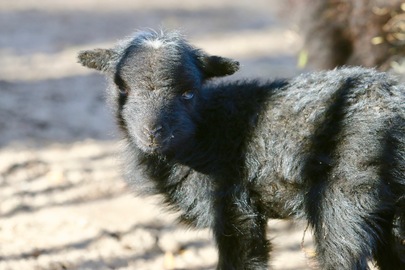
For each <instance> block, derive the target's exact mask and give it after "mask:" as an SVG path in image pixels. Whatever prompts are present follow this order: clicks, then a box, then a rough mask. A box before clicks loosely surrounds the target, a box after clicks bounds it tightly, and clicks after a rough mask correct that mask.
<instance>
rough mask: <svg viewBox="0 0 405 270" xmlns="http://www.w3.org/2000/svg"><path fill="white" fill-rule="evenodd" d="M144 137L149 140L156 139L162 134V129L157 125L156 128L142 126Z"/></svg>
mask: <svg viewBox="0 0 405 270" xmlns="http://www.w3.org/2000/svg"><path fill="white" fill-rule="evenodd" d="M143 128H144V132H145V135H147V136H149V137H150V138H151V139H152V138H156V137H157V136H159V134H160V133H161V132H162V130H163V127H162V126H161V125H158V126H156V127H150V126H144V127H143Z"/></svg>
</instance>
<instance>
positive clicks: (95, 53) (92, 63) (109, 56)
mask: <svg viewBox="0 0 405 270" xmlns="http://www.w3.org/2000/svg"><path fill="white" fill-rule="evenodd" d="M116 57H117V53H116V52H115V51H113V50H111V49H94V50H88V51H81V52H79V55H78V59H79V63H81V64H82V65H83V66H85V67H88V68H92V69H97V70H99V71H108V70H109V69H111V68H112V67H111V63H112V62H113V60H115V59H116Z"/></svg>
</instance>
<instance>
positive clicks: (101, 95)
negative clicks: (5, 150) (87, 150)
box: [0, 65, 117, 147]
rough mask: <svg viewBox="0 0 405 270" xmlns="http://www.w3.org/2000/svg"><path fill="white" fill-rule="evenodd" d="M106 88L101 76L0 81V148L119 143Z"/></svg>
mask: <svg viewBox="0 0 405 270" xmlns="http://www.w3.org/2000/svg"><path fill="white" fill-rule="evenodd" d="M78 68H81V67H80V66H79V65H78ZM105 88H106V85H105V79H104V78H103V77H101V76H100V75H98V74H92V75H86V76H72V77H65V78H60V79H49V80H42V81H41V80H40V81H34V82H32V81H28V82H5V81H0V92H1V100H0V147H3V146H5V145H7V144H8V143H10V142H16V141H18V142H23V143H25V144H32V145H35V146H38V145H44V144H48V143H50V142H63V143H68V142H73V141H77V140H84V139H87V138H92V139H97V140H112V139H116V138H117V137H116V136H115V134H116V133H115V125H114V122H113V118H112V115H111V113H110V112H109V109H108V106H107V105H106V101H105Z"/></svg>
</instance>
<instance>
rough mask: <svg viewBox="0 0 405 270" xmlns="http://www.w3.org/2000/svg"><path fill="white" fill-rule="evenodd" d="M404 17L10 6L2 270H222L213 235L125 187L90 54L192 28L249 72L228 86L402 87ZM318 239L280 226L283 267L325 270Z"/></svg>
mask: <svg viewBox="0 0 405 270" xmlns="http://www.w3.org/2000/svg"><path fill="white" fill-rule="evenodd" d="M404 9H405V6H404V4H403V3H402V1H398V0H388V1H378V0H372V1H368V0H350V1H349V0H327V1H323V0H302V1H300V0H288V1H277V0H204V1H191V0H183V1H181V0H160V1H159V0H149V1H145V0H142V1H141V0H116V1H107V0H80V1H79V0H71V1H62V0H13V1H9V0H0V270H3V269H4V270H6V269H11V270H14V269H41V270H42V269H213V268H214V267H215V262H216V251H215V248H214V245H213V241H212V239H211V235H210V233H209V232H208V231H198V232H196V231H193V230H188V229H186V228H184V227H181V226H178V225H176V224H175V222H174V219H175V218H176V215H175V214H173V213H167V212H164V211H163V210H162V207H161V205H160V200H159V198H136V197H135V196H133V194H132V191H131V188H129V187H127V186H126V184H125V183H124V182H123V181H122V178H121V176H120V172H119V165H118V161H117V149H118V147H117V142H118V140H119V134H118V132H117V131H116V129H115V125H114V121H113V120H114V119H113V118H112V116H111V115H110V114H109V110H108V107H107V106H106V104H105V100H104V90H105V86H106V83H105V81H104V78H103V77H102V76H101V75H99V74H97V73H94V72H92V71H90V70H88V69H85V68H83V67H81V66H80V65H79V64H77V63H76V62H77V61H76V55H77V52H78V51H80V50H83V49H91V48H96V47H110V46H112V44H114V43H115V42H116V41H117V40H118V39H121V38H123V37H125V36H128V35H130V34H131V33H133V32H134V31H136V30H142V29H145V28H153V29H161V28H164V29H181V30H182V31H183V32H184V33H185V35H186V36H187V37H188V39H189V40H190V41H191V43H192V44H194V45H196V46H198V47H200V48H202V49H204V50H205V51H207V52H209V53H211V54H217V55H221V56H226V57H231V58H234V59H237V60H238V61H240V63H241V69H240V71H239V72H238V73H237V74H235V75H232V76H230V77H229V78H228V79H238V78H244V77H259V78H263V79H271V78H280V77H291V76H294V75H297V74H299V73H301V72H306V71H310V70H316V69H329V68H334V67H335V66H340V65H347V64H348V65H350V64H352V65H364V66H371V67H377V68H380V69H383V70H388V71H390V72H393V73H396V74H399V76H402V73H403V72H404V70H405V68H404V67H403V61H402V59H403V58H402V56H403V53H404V46H403V45H404V41H405V34H404V30H405V24H404V23H403V11H404ZM366 30H367V31H366ZM304 229H305V224H302V223H294V224H293V223H288V222H285V221H280V220H275V221H271V222H270V223H269V238H270V239H273V240H274V253H272V257H273V259H272V265H273V266H274V269H291V270H292V269H312V268H313V267H315V265H314V264H313V263H312V261H311V257H312V256H313V254H314V251H313V248H312V246H311V237H310V236H309V235H310V230H309V231H308V232H307V235H304V233H303V231H304ZM304 237H305V239H304Z"/></svg>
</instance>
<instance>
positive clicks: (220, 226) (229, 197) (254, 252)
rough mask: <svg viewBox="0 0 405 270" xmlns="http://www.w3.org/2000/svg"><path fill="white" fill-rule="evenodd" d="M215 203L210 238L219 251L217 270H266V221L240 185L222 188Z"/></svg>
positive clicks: (267, 255)
mask: <svg viewBox="0 0 405 270" xmlns="http://www.w3.org/2000/svg"><path fill="white" fill-rule="evenodd" d="M222 191H223V192H219V193H218V196H217V200H216V205H215V209H216V219H215V226H214V235H215V238H216V241H217V245H218V250H219V259H218V268H217V269H218V270H219V269H220V270H228V269H235V270H236V269H244V270H248V269H251V270H253V269H255V270H259V269H260V270H267V269H268V259H269V252H270V243H269V241H267V239H266V224H267V222H266V221H267V219H266V218H265V217H264V215H261V214H260V211H259V209H257V207H256V206H255V205H254V200H253V199H252V198H251V197H250V194H249V191H248V190H247V189H246V188H245V187H243V186H242V185H234V186H233V188H230V187H228V188H224V189H222Z"/></svg>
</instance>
